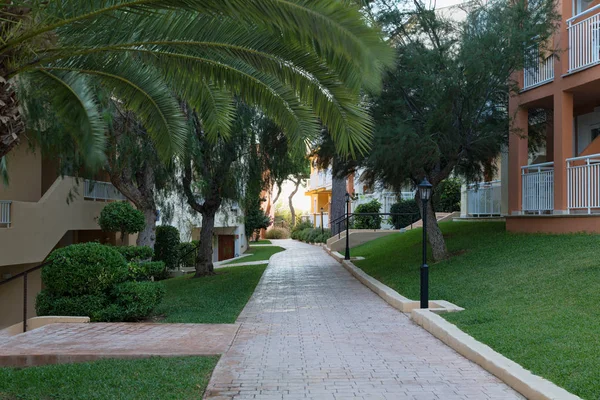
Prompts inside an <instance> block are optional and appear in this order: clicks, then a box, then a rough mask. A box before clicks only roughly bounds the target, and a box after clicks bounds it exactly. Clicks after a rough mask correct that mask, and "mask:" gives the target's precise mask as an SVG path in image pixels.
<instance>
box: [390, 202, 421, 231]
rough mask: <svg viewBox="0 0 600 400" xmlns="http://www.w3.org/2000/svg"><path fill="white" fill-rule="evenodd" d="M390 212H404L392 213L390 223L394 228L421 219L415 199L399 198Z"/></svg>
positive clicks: (400, 227) (404, 226) (402, 226)
mask: <svg viewBox="0 0 600 400" xmlns="http://www.w3.org/2000/svg"><path fill="white" fill-rule="evenodd" d="M390 212H391V213H392V214H395V213H397V214H404V215H392V218H391V219H392V225H394V228H395V229H402V228H406V227H407V226H409V225H410V224H412V223H413V222H416V221H418V220H420V219H421V214H420V211H419V206H418V205H417V201H416V200H414V199H412V200H401V201H400V202H398V203H396V204H393V205H392V207H391V209H390Z"/></svg>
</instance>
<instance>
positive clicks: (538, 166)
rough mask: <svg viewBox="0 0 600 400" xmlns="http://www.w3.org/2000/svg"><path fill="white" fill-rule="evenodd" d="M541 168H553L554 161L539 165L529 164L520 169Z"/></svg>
mask: <svg viewBox="0 0 600 400" xmlns="http://www.w3.org/2000/svg"><path fill="white" fill-rule="evenodd" d="M543 167H554V161H549V162H544V163H539V164H529V165H524V166H522V167H521V169H530V168H543Z"/></svg>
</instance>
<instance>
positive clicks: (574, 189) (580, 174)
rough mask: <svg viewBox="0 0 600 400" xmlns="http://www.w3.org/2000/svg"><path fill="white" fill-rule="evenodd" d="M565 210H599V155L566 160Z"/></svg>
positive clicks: (590, 211) (589, 211)
mask: <svg viewBox="0 0 600 400" xmlns="http://www.w3.org/2000/svg"><path fill="white" fill-rule="evenodd" d="M567 208H568V210H569V212H571V211H574V210H584V211H585V212H587V213H588V214H591V213H592V209H596V210H597V209H600V154H592V155H589V156H582V157H573V158H567Z"/></svg>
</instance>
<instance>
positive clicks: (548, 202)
mask: <svg viewBox="0 0 600 400" xmlns="http://www.w3.org/2000/svg"><path fill="white" fill-rule="evenodd" d="M521 184H522V185H523V191H522V195H523V197H522V209H523V212H524V213H526V214H550V213H552V211H553V210H554V163H553V162H547V163H541V164H531V165H526V166H524V167H521Z"/></svg>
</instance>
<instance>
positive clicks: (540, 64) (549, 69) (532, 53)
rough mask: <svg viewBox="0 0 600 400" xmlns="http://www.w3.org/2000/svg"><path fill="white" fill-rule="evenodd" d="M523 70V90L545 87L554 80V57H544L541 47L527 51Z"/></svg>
mask: <svg viewBox="0 0 600 400" xmlns="http://www.w3.org/2000/svg"><path fill="white" fill-rule="evenodd" d="M525 58H526V60H525V61H526V66H525V68H524V69H523V89H529V88H532V87H535V86H539V85H543V84H545V83H548V82H552V81H553V80H554V57H552V56H549V57H542V55H541V54H540V50H539V47H537V46H535V47H532V48H530V49H528V50H527V51H526V54H525Z"/></svg>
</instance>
